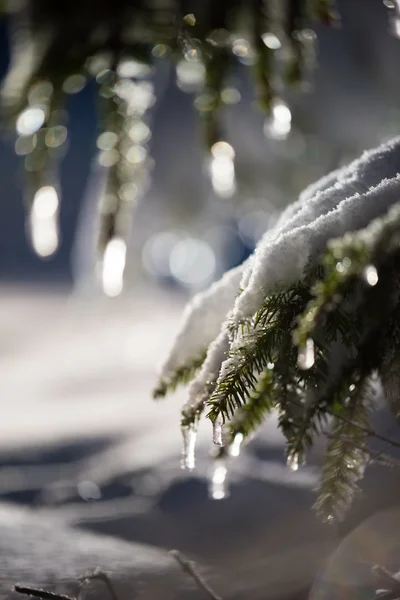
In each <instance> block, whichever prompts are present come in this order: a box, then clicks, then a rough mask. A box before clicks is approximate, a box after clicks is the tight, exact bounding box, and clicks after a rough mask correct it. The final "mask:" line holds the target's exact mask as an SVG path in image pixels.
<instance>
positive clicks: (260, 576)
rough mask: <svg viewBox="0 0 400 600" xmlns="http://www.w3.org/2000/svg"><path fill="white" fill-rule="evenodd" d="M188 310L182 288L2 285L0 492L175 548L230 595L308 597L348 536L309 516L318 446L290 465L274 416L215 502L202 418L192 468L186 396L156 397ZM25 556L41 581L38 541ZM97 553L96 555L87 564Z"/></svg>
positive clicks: (361, 509)
mask: <svg viewBox="0 0 400 600" xmlns="http://www.w3.org/2000/svg"><path fill="white" fill-rule="evenodd" d="M183 306H184V301H183V298H181V297H180V296H179V295H177V294H173V293H170V292H167V291H160V290H152V291H151V293H150V292H149V290H147V291H146V292H145V293H144V292H141V291H138V292H136V293H130V294H127V295H126V296H125V297H123V298H120V299H118V300H116V301H115V302H111V301H107V302H106V301H104V300H101V301H99V300H98V301H94V300H93V299H84V298H82V297H77V296H70V295H69V294H68V293H67V292H66V291H65V290H62V289H59V290H54V289H53V290H48V289H33V288H30V287H15V286H14V287H3V288H2V290H1V300H0V308H1V311H0V331H1V336H0V337H1V341H0V381H1V391H2V398H3V404H2V415H1V417H2V418H1V421H0V496H1V498H2V499H3V500H4V501H6V502H18V503H20V504H24V505H27V506H29V507H30V509H29V513H31V512H32V513H33V517H34V520H35V522H36V523H38V524H40V523H47V524H48V523H57V526H60V527H61V526H62V527H64V526H67V527H70V526H74V527H75V526H77V525H79V526H81V527H85V528H87V529H91V530H93V531H96V532H102V533H107V534H111V535H113V536H116V537H119V538H123V539H125V540H128V541H130V542H141V543H146V544H150V545H152V546H157V547H160V548H163V549H168V548H173V547H177V548H179V549H181V550H182V551H184V552H187V553H189V555H191V556H194V557H197V558H198V559H199V560H200V562H201V563H202V564H204V565H206V566H207V568H208V573H209V576H210V577H211V578H212V579H213V580H214V579H215V580H216V582H217V584H218V585H219V586H220V590H221V592H222V591H224V596H225V597H229V598H233V597H237V598H240V597H245V596H246V597H249V598H277V597H289V596H290V597H292V596H293V595H295V596H298V597H304V596H305V595H306V593H307V591H306V590H307V589H308V587H309V586H310V584H311V582H312V580H313V578H314V577H315V575H316V573H317V571H318V569H319V567H320V566H321V564H322V562H323V561H324V558H325V557H326V556H327V555H328V554H329V553H330V551H331V550H332V549H333V548H334V547H335V546H336V544H337V543H338V541H339V539H340V538H341V537H342V535H343V534H344V533H345V532H346V529H341V528H336V529H335V528H331V527H327V526H325V525H322V524H320V523H319V522H318V521H317V519H316V517H315V515H314V513H313V512H312V511H311V505H312V502H313V498H314V497H313V491H312V490H313V487H314V485H315V483H316V476H317V472H316V467H315V465H316V463H317V462H318V452H316V453H315V454H314V456H313V457H312V458H311V460H310V465H309V466H307V467H305V468H303V469H301V470H300V471H299V472H298V473H292V472H290V471H289V470H288V469H287V468H286V466H285V464H284V458H283V441H282V439H281V437H280V435H279V433H278V432H277V429H276V426H275V423H274V421H273V420H271V421H270V422H269V423H267V424H266V426H265V427H264V429H263V431H262V432H261V435H260V437H259V438H258V439H256V440H255V441H254V442H252V444H251V445H250V447H249V449H248V451H246V452H245V453H243V456H241V457H240V458H239V459H238V460H237V461H236V462H235V464H234V465H233V468H232V473H231V476H230V479H231V495H230V496H229V497H228V498H227V499H226V500H223V501H212V500H210V499H209V498H208V495H207V486H206V482H205V477H206V475H207V471H208V469H209V467H210V461H209V456H208V454H209V450H210V438H211V436H210V430H209V427H208V424H207V423H204V425H203V429H202V430H201V432H200V436H199V444H198V453H197V455H198V461H197V469H196V471H195V472H194V473H187V472H184V471H181V470H180V468H179V458H180V449H181V439H180V433H179V409H180V406H181V404H182V402H183V401H184V400H185V391H182V392H179V393H178V394H176V395H175V397H173V398H171V399H169V400H166V401H162V402H158V403H155V402H154V401H152V399H151V396H150V392H151V388H152V386H153V385H154V382H155V380H156V372H157V366H158V364H159V363H160V362H161V361H162V360H163V358H165V356H166V353H167V351H168V348H169V346H170V344H171V342H172V339H173V335H174V332H175V331H176V328H177V324H178V320H179V318H180V316H181V312H182V309H183ZM381 479H382V480H381ZM381 479H380V490H379V493H377V492H375V494H374V493H372V495H370V496H368V498H369V500H368V502H365V501H364V503H363V502H362V501H361V502H360V504H359V505H358V506H357V511H354V514H353V517H352V519H353V520H352V521H351V522H352V523H356V522H357V521H359V520H361V518H362V515H365V516H366V515H367V514H369V513H370V512H371V510H373V507H374V506H375V507H377V508H379V506H382V505H385V504H388V498H389V496H391V497H393V493H394V490H395V489H396V488H395V483H394V482H393V480H394V479H396V477H395V476H392V477H390V476H389V475H385V476H384V477H383V478H381ZM371 481H372V486H370V487H371V489H373V487H374V482H375V480H373V479H372V480H371ZM385 486H386V487H385ZM7 514H8V513H7V510H6V509H5V512H4V511H3V512H2V515H3V516H2V517H1V518H0V539H3V540H5V539H6V540H9V539H10V537H11V539H12V534H10V526H11V527H12V525H10V523H14V518H12V519H11V521H10V519H9V518H8V517H7ZM17 520H18V519H17ZM6 522H7V523H8V526H7V531H6V534H5V535H6V537H4V531H5V529H4V528H5V523H6ZM16 527H17V529H18V526H16ZM18 531H19V529H18ZM27 531H28V533H27V534H26V535H30V536H35V535H36V534H35V533H29V531H30V530H29V528H28V530H27ZM2 532H3V534H2ZM41 535H42V534H41ZM2 536H3V537H2ZM68 536H69V534H68V535H66V536H65V544H66V549H65V552H66V553H67V555H68V552H69V553H70V554H71V556H72V554H73V548H72V547H71V546H74V545H76V543H75V542H73V543H72V542H71V544H70V546H68V543H67V541H66V540H68V539H69V537H68ZM18 539H20V538H19V537H18V536H17V537H16V538H15V540H18ZM71 539H72V538H71ZM73 539H75V538H73ZM9 543H10V542H9V541H7V542H4V545H8V546H9ZM15 543H16V544H18V543H19V542H17V541H16V542H15ZM38 544H39V546H40V541H39V542H38ZM54 544H55V545H57V543H56V542H54ZM4 545H3V547H1V542H0V557H1V555H2V553H3V554H4V552H5V549H4ZM82 545H83V547H84V546H85V541H84V540H83V541H82ZM89 546H90V544H89ZM63 547H64V546H63ZM51 548H52V546H51V544H50V545H49V546H48V547H47V550H46V552H47V553H48V554H51ZM124 548H125V552H126V549H127V548H126V546H125V547H124ZM20 551H21V556H23V557H24V560H27V564H29V565H31V566H30V567H29V569H31V571H28V572H27V578H28V579H29V577H31V578H32V577H33V575H32V572H33V571H34V564H35V560H36V558H35V552H36V550H35V544H34V543H32V544H31V543H30V544H29V545H26V546H23V547H21V549H20ZM80 551H81V550H80ZM18 552H19V550H18ZM63 552H64V550H63ZM56 554H57V552H56ZM117 554H118V552H117ZM27 555H28V558H27ZM90 556H91V554H90V551H89V550H88V557H89V558H88V559H87V560H86V561H85V570H86V569H87V568H88V562H89V563H90ZM92 558H93V561H98V559H97V558H95V556H93V557H92ZM43 560H44V559H43V556H42V558H40V560H39V558H38V565H39V563H40V564H42V563H43ZM63 560H66V559H63ZM40 561H41V562H40ZM54 561H55V563H54V565H55V566H57V564H58V563H57V558H54ZM110 561H111V562H110V565H111V566H110V568H111V569H113V559H110ZM75 563H76V561H75ZM54 565H53V566H54ZM93 566H96V564H93ZM2 568H3V569H5V567H4V566H3V567H2ZM8 568H9V566H7V569H8ZM27 568H28V567H27ZM38 568H42V567H39V566H38ZM82 568H83V563H82ZM233 573H234V575H233ZM4 578H5V579H6V580H7V577H5V576H4V573H3V574H2V580H3V585H4ZM39 579H40V577H39ZM37 580H38V575H37V573H35V577H34V579H33V581H37ZM244 590H246V593H245V591H244ZM243 594H245V596H244V595H243ZM157 597H158V596H157V595H155V596H154V598H157Z"/></svg>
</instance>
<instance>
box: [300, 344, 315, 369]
mask: <svg viewBox="0 0 400 600" xmlns="http://www.w3.org/2000/svg"><path fill="white" fill-rule="evenodd" d="M314 362H315V354H314V342H313V340H312V339H311V338H308V340H307V341H306V344H305V346H304V347H302V348H299V355H298V358H297V365H298V367H299V369H302V370H303V371H307V369H311V367H312V366H313V364H314Z"/></svg>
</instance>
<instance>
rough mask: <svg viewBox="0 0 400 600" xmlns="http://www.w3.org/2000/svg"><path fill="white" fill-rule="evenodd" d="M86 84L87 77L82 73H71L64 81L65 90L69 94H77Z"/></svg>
mask: <svg viewBox="0 0 400 600" xmlns="http://www.w3.org/2000/svg"><path fill="white" fill-rule="evenodd" d="M85 85H86V77H85V76H84V75H82V74H80V73H76V74H74V75H70V76H69V77H67V79H66V80H65V81H64V83H63V86H62V88H63V90H64V92H66V93H67V94H77V93H78V92H80V91H81V90H83V88H84V87H85Z"/></svg>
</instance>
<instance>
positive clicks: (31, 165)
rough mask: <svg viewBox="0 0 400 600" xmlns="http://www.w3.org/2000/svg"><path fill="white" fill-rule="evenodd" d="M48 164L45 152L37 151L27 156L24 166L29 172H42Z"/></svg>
mask: <svg viewBox="0 0 400 600" xmlns="http://www.w3.org/2000/svg"><path fill="white" fill-rule="evenodd" d="M45 163H46V153H45V152H44V151H40V150H36V151H35V152H31V153H30V154H28V155H27V156H25V160H24V164H25V169H26V170H27V171H29V172H31V173H32V172H34V171H40V170H41V169H43V167H44V166H45Z"/></svg>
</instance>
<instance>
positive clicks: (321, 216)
mask: <svg viewBox="0 0 400 600" xmlns="http://www.w3.org/2000/svg"><path fill="white" fill-rule="evenodd" d="M399 173H400V138H395V139H394V140H392V141H390V142H388V143H387V144H384V145H382V146H380V147H378V148H376V149H374V150H370V151H367V152H364V154H363V155H362V156H361V157H360V158H358V159H357V160H355V161H353V162H352V163H351V164H350V165H348V166H346V167H343V168H341V169H337V170H336V171H333V172H332V173H330V174H328V175H326V176H324V177H322V179H320V180H319V181H317V182H316V183H314V184H312V185H310V186H309V187H308V188H306V189H305V190H304V192H303V193H302V194H300V197H299V199H298V200H297V201H296V202H294V203H293V204H292V205H290V206H289V207H288V208H287V209H286V210H285V211H284V212H283V213H282V215H281V217H280V219H279V221H278V222H277V224H276V226H275V227H274V228H273V229H272V230H270V231H268V232H267V233H266V234H265V235H264V236H263V238H262V240H261V241H260V243H259V245H258V246H257V248H256V250H255V253H254V255H253V260H251V261H246V263H244V265H242V268H240V267H238V268H236V269H234V270H232V271H230V272H228V273H227V274H226V275H225V276H224V277H223V278H222V279H221V280H220V281H219V282H217V283H216V284H214V285H213V286H211V288H210V289H209V290H208V292H203V293H201V294H199V295H197V296H196V297H195V298H194V299H193V301H192V303H191V304H190V305H189V306H188V308H187V310H186V313H185V318H184V322H183V326H182V327H181V330H180V333H179V335H178V337H177V339H176V341H175V344H174V346H173V348H172V351H171V353H170V355H169V358H168V360H167V362H166V363H165V366H164V369H163V374H164V375H168V374H170V373H171V372H173V370H174V369H175V368H176V367H177V366H180V365H181V364H184V363H185V362H186V361H187V360H189V359H190V358H192V357H194V356H196V355H197V354H198V353H199V351H203V350H204V348H205V347H206V346H207V345H208V344H210V345H209V348H208V352H207V358H206V361H205V363H204V364H203V367H202V369H201V370H200V372H199V373H198V375H197V377H196V378H195V379H194V381H193V382H192V384H191V386H190V388H189V400H188V402H187V404H186V406H185V408H186V409H187V408H190V407H192V408H193V406H201V404H202V401H203V398H202V396H203V393H204V392H202V390H205V388H206V387H207V384H208V382H210V381H215V380H216V378H217V376H218V373H219V371H220V367H221V363H223V361H224V360H225V356H226V352H227V349H228V347H229V342H228V333H227V326H228V324H229V323H231V322H232V321H235V322H238V321H240V320H241V319H244V318H247V317H251V316H252V315H253V314H254V313H255V312H256V311H257V310H258V309H259V308H260V306H261V305H262V302H263V300H264V298H265V296H266V295H267V294H268V293H270V292H273V291H275V290H276V289H279V288H280V287H285V286H290V285H292V284H293V283H295V282H296V281H297V280H298V279H300V278H301V277H302V275H303V273H304V269H305V267H306V266H307V265H308V264H309V263H310V261H311V262H312V261H313V260H314V261H315V260H316V259H317V258H318V257H319V255H320V253H321V252H322V251H323V250H324V248H325V247H326V244H327V242H328V241H329V240H330V239H332V238H335V237H340V236H342V235H343V234H344V233H345V232H346V231H356V230H359V229H362V228H364V227H366V226H367V225H368V223H369V222H370V221H371V220H372V219H375V218H377V217H379V216H381V215H383V214H385V213H386V212H387V211H388V209H389V208H390V207H391V206H392V205H393V204H396V203H397V202H399V200H400V176H398V174H399ZM239 288H242V289H243V291H242V293H241V294H240V295H238V291H239ZM235 297H236V300H235ZM212 340H214V341H213V342H212ZM211 342H212V343H211Z"/></svg>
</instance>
